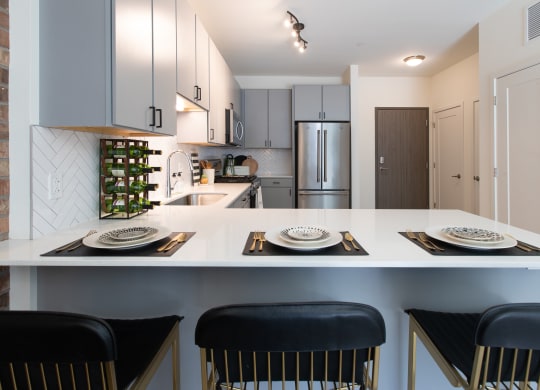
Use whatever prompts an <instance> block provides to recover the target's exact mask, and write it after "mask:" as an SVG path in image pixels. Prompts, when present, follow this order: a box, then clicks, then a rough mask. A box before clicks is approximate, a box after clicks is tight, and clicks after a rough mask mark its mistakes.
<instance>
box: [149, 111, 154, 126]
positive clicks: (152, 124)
mask: <svg viewBox="0 0 540 390" xmlns="http://www.w3.org/2000/svg"><path fill="white" fill-rule="evenodd" d="M149 108H150V109H151V110H152V123H150V126H151V127H154V126H155V125H156V107H154V106H150V107H149Z"/></svg>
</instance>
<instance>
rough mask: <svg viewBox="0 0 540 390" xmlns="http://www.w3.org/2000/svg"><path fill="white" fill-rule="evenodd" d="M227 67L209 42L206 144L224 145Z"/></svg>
mask: <svg viewBox="0 0 540 390" xmlns="http://www.w3.org/2000/svg"><path fill="white" fill-rule="evenodd" d="M230 78H232V76H231V75H230V71H229V66H228V65H227V63H226V62H225V59H224V58H223V56H222V55H221V53H220V52H219V50H218V49H217V47H216V45H215V44H214V42H213V41H210V84H211V86H212V88H211V90H210V112H209V114H208V142H210V143H215V144H220V145H225V108H230V106H231V100H232V96H231V93H230V92H231V89H230V87H229V86H230V84H231V82H230Z"/></svg>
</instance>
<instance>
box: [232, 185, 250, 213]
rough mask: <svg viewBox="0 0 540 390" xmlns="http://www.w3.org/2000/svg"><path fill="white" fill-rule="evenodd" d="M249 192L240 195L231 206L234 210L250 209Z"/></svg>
mask: <svg viewBox="0 0 540 390" xmlns="http://www.w3.org/2000/svg"><path fill="white" fill-rule="evenodd" d="M249 200H250V199H249V190H247V191H245V192H244V193H243V194H242V195H240V196H239V197H238V198H237V199H236V200H235V201H234V202H233V203H232V204H231V205H230V206H229V208H232V209H249V207H250V204H249Z"/></svg>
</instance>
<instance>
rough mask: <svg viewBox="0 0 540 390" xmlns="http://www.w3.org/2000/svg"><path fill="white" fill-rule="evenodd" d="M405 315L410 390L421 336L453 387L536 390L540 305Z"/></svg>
mask: <svg viewBox="0 0 540 390" xmlns="http://www.w3.org/2000/svg"><path fill="white" fill-rule="evenodd" d="M406 312H407V313H408V314H409V369H408V372H409V373H408V377H409V378H408V389H409V390H414V388H415V375H416V338H417V337H418V338H419V339H420V340H421V341H422V343H423V344H424V345H425V347H426V348H427V350H428V351H429V353H430V354H431V356H432V357H433V359H434V360H435V362H436V363H437V364H438V365H439V367H440V368H441V370H442V372H443V373H444V375H445V376H446V378H447V379H448V381H449V382H450V383H451V384H452V385H453V386H454V387H462V388H464V389H471V390H472V389H475V390H476V389H532V388H534V389H538V385H539V379H540V304H539V303H513V304H506V305H499V306H494V307H491V308H489V309H487V310H486V311H484V312H483V313H445V312H436V311H427V310H419V309H408V310H406Z"/></svg>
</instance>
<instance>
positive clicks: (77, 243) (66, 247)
mask: <svg viewBox="0 0 540 390" xmlns="http://www.w3.org/2000/svg"><path fill="white" fill-rule="evenodd" d="M95 233H97V230H94V229H92V230H90V231H89V232H88V233H86V235H85V236H84V237H81V238H77V239H76V240H75V241H71V242H70V243H68V244H66V245H63V246H61V247H60V248H56V251H55V252H56V253H58V252H62V251H65V250H67V251H68V252H71V251H72V250H75V249H77V248H78V247H80V246H81V245H82V242H83V240H84V239H85V238H86V237H88V236H91V235H92V234H95Z"/></svg>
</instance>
